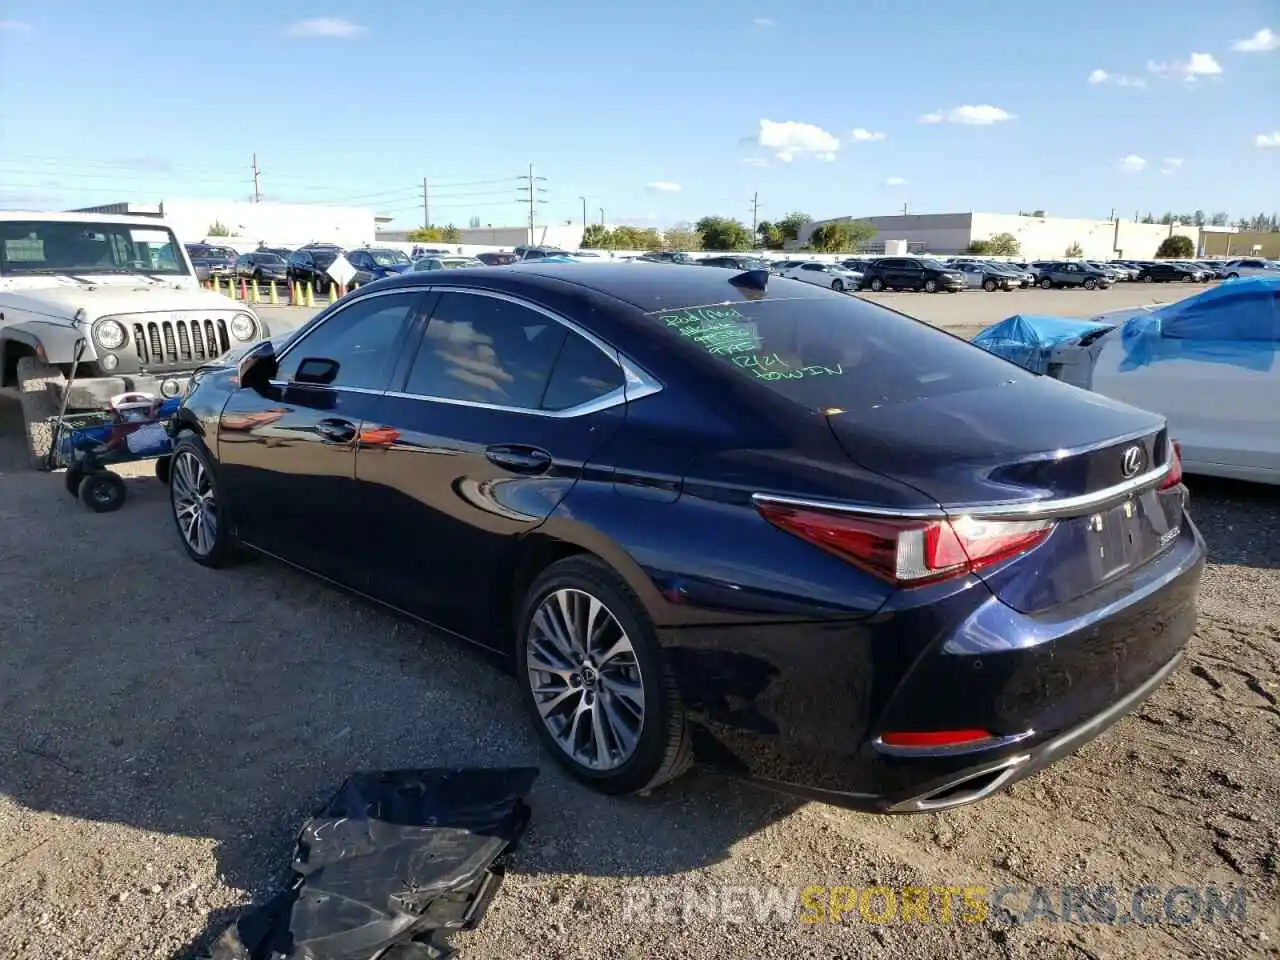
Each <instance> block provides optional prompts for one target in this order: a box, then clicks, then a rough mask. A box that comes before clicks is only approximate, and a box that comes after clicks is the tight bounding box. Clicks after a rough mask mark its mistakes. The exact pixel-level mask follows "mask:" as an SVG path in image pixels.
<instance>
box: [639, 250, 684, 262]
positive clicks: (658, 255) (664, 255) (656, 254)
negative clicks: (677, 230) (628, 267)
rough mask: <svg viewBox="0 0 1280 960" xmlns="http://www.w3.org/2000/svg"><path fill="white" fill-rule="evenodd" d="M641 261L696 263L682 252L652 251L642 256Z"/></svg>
mask: <svg viewBox="0 0 1280 960" xmlns="http://www.w3.org/2000/svg"><path fill="white" fill-rule="evenodd" d="M640 259H641V260H649V261H652V262H654V263H684V264H690V263H695V262H696V261H695V260H694V259H693V257H691V256H689V255H688V254H687V253H685V252H684V251H682V250H652V251H650V252H649V253H646V254H644V255H643V256H642V257H641V258H640Z"/></svg>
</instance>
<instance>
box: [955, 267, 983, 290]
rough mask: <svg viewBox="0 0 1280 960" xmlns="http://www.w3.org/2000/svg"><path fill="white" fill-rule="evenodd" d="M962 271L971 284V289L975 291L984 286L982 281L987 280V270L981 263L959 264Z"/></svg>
mask: <svg viewBox="0 0 1280 960" xmlns="http://www.w3.org/2000/svg"><path fill="white" fill-rule="evenodd" d="M959 269H960V271H961V272H962V273H963V274H964V278H965V280H966V281H968V283H969V289H971V290H972V289H975V288H977V287H981V286H982V281H983V280H984V279H985V278H986V268H984V267H983V266H982V264H980V263H962V264H959Z"/></svg>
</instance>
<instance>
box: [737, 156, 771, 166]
mask: <svg viewBox="0 0 1280 960" xmlns="http://www.w3.org/2000/svg"><path fill="white" fill-rule="evenodd" d="M742 162H743V163H745V164H746V165H747V166H748V167H767V166H768V165H769V161H768V160H766V159H764V158H763V157H747V159H745V160H743V161H742Z"/></svg>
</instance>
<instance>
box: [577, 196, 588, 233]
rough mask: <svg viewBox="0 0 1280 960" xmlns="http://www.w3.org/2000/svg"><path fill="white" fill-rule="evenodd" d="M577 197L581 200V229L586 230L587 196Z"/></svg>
mask: <svg viewBox="0 0 1280 960" xmlns="http://www.w3.org/2000/svg"><path fill="white" fill-rule="evenodd" d="M578 199H579V200H581V201H582V229H583V230H586V229H587V198H586V197H579V198H578Z"/></svg>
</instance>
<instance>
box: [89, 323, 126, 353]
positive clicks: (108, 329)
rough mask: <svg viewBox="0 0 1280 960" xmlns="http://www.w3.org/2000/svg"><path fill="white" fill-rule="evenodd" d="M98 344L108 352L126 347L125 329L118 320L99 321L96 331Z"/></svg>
mask: <svg viewBox="0 0 1280 960" xmlns="http://www.w3.org/2000/svg"><path fill="white" fill-rule="evenodd" d="M94 335H95V336H96V337H97V338H98V343H100V344H102V346H104V347H106V348H107V349H108V350H119V349H120V348H121V347H123V346H124V340H125V335H124V327H123V326H122V325H121V324H120V322H119V321H116V320H99V321H98V326H97V328H96V329H95V331H94Z"/></svg>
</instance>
